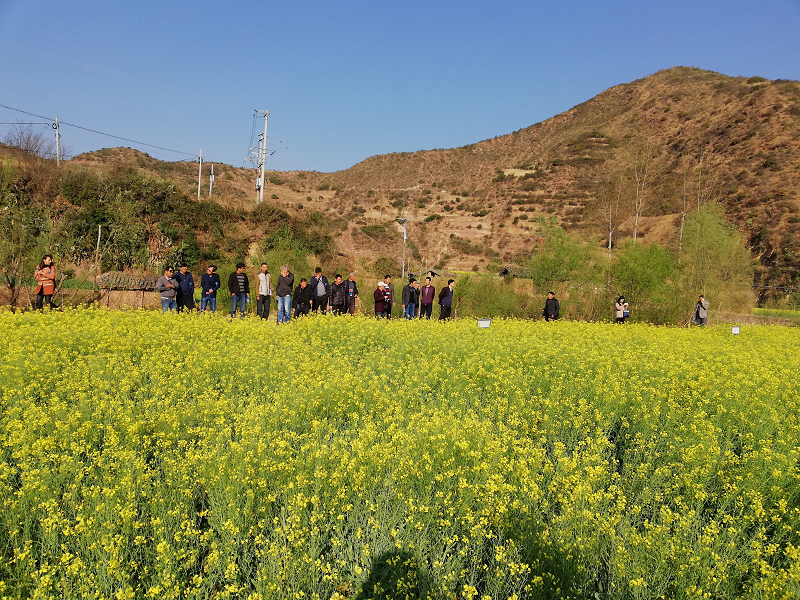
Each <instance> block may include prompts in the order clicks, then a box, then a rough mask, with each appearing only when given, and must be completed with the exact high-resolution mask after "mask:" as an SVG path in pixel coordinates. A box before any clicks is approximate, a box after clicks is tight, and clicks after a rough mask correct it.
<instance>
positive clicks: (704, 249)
mask: <svg viewBox="0 0 800 600" xmlns="http://www.w3.org/2000/svg"><path fill="white" fill-rule="evenodd" d="M684 245H685V247H686V249H687V250H688V253H687V254H686V257H685V259H684V262H683V267H684V285H685V287H686V288H688V289H690V290H693V294H695V295H696V294H705V295H706V296H709V297H713V298H715V304H716V306H717V308H726V309H728V310H739V309H744V308H749V307H750V306H752V302H753V298H752V287H751V285H752V281H753V263H752V260H751V258H750V253H749V251H748V250H747V248H746V247H745V245H744V242H743V240H742V236H741V234H740V233H739V231H738V230H737V229H736V227H735V226H734V225H733V224H731V223H729V222H728V221H727V220H726V219H725V214H724V212H723V210H722V206H721V205H720V204H719V203H716V202H708V203H707V204H703V205H701V206H700V207H699V208H697V209H696V210H694V211H693V212H691V213H690V214H689V215H688V216H687V219H686V230H685V233H684Z"/></svg>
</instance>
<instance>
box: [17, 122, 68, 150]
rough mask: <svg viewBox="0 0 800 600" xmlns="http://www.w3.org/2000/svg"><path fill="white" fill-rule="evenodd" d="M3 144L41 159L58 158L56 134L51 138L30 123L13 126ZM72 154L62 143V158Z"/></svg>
mask: <svg viewBox="0 0 800 600" xmlns="http://www.w3.org/2000/svg"><path fill="white" fill-rule="evenodd" d="M3 143H4V144H6V145H7V146H12V147H14V148H19V149H20V150H22V151H23V152H27V153H28V154H32V155H33V156H38V157H39V158H48V159H54V158H55V157H56V138H55V132H53V134H52V136H49V135H46V134H45V133H44V132H42V131H37V130H35V129H34V128H33V125H31V124H28V123H19V124H17V125H14V126H12V127H11V129H10V130H9V131H7V132H6V134H5V135H4V136H3ZM70 152H71V149H70V148H69V147H68V146H65V145H64V143H63V142H62V143H61V157H62V158H63V157H64V156H67V155H68V154H70Z"/></svg>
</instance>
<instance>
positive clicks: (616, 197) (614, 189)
mask: <svg viewBox="0 0 800 600" xmlns="http://www.w3.org/2000/svg"><path fill="white" fill-rule="evenodd" d="M623 181H624V178H623V177H622V176H620V177H619V182H618V183H617V184H614V182H613V181H609V182H606V183H605V184H603V185H601V186H600V190H599V193H598V195H597V200H598V205H599V207H600V218H601V219H602V221H603V224H604V225H605V228H606V231H608V258H609V259H611V246H612V242H613V238H614V233H615V232H616V230H617V227H618V225H619V220H620V216H621V210H620V200H621V199H622V186H623Z"/></svg>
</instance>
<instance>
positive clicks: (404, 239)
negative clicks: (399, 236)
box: [397, 219, 408, 280]
mask: <svg viewBox="0 0 800 600" xmlns="http://www.w3.org/2000/svg"><path fill="white" fill-rule="evenodd" d="M407 221H408V219H397V222H398V223H400V224H402V225H403V276H402V278H403V280H405V278H406V222H407Z"/></svg>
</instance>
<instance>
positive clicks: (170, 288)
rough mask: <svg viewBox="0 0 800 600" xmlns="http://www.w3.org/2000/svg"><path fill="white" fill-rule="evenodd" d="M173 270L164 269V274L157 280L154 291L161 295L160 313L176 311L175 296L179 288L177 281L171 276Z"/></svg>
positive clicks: (169, 268)
mask: <svg viewBox="0 0 800 600" xmlns="http://www.w3.org/2000/svg"><path fill="white" fill-rule="evenodd" d="M174 272H175V270H174V269H173V268H172V267H167V268H166V269H164V274H163V275H162V276H161V277H159V278H158V281H157V282H156V289H157V290H158V291H159V293H160V294H161V312H169V311H171V310H177V309H178V305H177V303H176V302H175V294H176V293H177V290H178V288H179V287H180V286H179V284H178V281H177V280H176V279H175V278H174V277H173V276H172V274H173V273H174Z"/></svg>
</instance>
